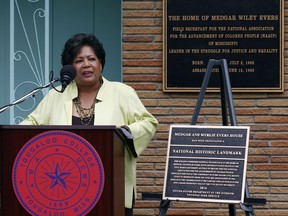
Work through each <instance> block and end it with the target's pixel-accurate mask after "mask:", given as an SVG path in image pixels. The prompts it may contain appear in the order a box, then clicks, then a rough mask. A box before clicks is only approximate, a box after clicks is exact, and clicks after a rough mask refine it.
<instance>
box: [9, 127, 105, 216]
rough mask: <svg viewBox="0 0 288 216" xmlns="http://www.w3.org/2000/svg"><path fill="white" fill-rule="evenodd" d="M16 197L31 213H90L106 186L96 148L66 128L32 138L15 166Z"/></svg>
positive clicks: (69, 215)
mask: <svg viewBox="0 0 288 216" xmlns="http://www.w3.org/2000/svg"><path fill="white" fill-rule="evenodd" d="M12 183H13V188H14V192H15V194H16V196H17V199H18V200H19V202H20V203H21V205H22V206H23V208H24V209H25V210H26V211H27V212H29V213H30V214H31V215H39V216H42V215H53V216H73V215H79V216H80V215H87V214H88V213H89V212H90V211H91V210H92V209H93V208H94V207H95V205H96V204H97V203H98V201H99V199H100V197H101V194H102V191H103V188H104V169H103V165H102V161H101V158H100V157H99V155H98V153H97V151H96V150H95V149H94V147H93V146H92V145H91V144H90V143H89V142H87V141H86V140H85V139H83V138H82V137H80V136H78V135H76V134H74V133H71V132H67V131H58V130H53V131H48V132H44V133H41V134H39V135H37V136H35V137H33V138H32V139H30V140H29V141H28V142H27V143H26V144H25V145H24V146H23V147H22V148H21V150H20V151H19V153H18V155H17V157H16V159H15V161H14V165H13V171H12Z"/></svg>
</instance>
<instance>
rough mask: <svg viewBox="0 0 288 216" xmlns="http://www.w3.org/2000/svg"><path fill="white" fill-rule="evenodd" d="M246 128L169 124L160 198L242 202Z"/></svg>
mask: <svg viewBox="0 0 288 216" xmlns="http://www.w3.org/2000/svg"><path fill="white" fill-rule="evenodd" d="M249 131H250V128H249V127H238V126H195V125H194V126H188V125H171V126H170V131H169V142H168V148H167V159H166V170H165V180H164V190H163V200H166V199H169V200H182V201H200V202H221V203H240V202H242V203H243V202H244V194H245V193H244V192H245V179H246V168H247V158H248V148H249Z"/></svg>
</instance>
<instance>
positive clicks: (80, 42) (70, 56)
mask: <svg viewBox="0 0 288 216" xmlns="http://www.w3.org/2000/svg"><path fill="white" fill-rule="evenodd" d="M85 45H88V46H90V47H92V49H93V50H94V52H95V55H96V56H97V58H98V59H99V61H100V62H101V64H102V68H103V69H104V65H105V56H106V54H105V50H104V48H103V44H102V43H101V42H100V41H99V40H98V38H97V37H95V36H94V35H92V34H84V33H79V34H76V35H74V36H72V37H71V38H70V39H68V40H67V41H66V43H65V46H64V49H63V51H62V55H61V56H62V58H61V63H62V65H63V66H64V65H68V64H72V63H73V60H74V58H75V57H76V55H77V54H78V53H79V52H80V49H81V48H82V47H83V46H85Z"/></svg>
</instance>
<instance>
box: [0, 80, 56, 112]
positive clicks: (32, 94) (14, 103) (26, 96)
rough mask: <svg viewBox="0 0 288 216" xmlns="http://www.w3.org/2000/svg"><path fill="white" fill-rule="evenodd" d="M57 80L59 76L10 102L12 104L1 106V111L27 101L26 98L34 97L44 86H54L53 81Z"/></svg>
mask: <svg viewBox="0 0 288 216" xmlns="http://www.w3.org/2000/svg"><path fill="white" fill-rule="evenodd" d="M57 81H59V78H55V79H54V80H52V81H50V82H49V83H47V84H45V85H44V86H42V87H38V88H36V89H34V90H33V91H31V92H30V93H29V94H27V95H25V96H23V97H21V98H20V99H18V100H16V101H14V102H12V103H10V104H8V105H6V106H3V107H1V108H0V113H2V112H4V111H5V110H7V109H9V108H10V107H12V106H14V105H17V104H20V103H22V102H23V101H25V100H26V99H27V98H29V97H34V96H35V94H36V93H37V92H38V91H40V90H42V89H44V88H47V87H49V86H50V85H52V86H53V83H54V82H57Z"/></svg>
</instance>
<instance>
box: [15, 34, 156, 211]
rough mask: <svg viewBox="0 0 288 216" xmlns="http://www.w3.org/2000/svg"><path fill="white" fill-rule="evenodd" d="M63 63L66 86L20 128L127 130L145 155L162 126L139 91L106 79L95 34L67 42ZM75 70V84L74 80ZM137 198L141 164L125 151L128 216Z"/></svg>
mask: <svg viewBox="0 0 288 216" xmlns="http://www.w3.org/2000/svg"><path fill="white" fill-rule="evenodd" d="M61 63H62V65H63V66H66V65H71V67H68V69H67V68H66V69H65V70H67V71H63V73H62V71H61V73H62V74H61V82H62V86H59V87H57V89H58V90H55V89H51V90H50V91H49V92H48V94H47V95H46V96H45V97H44V98H43V100H42V101H41V102H40V103H39V105H38V106H37V108H36V109H35V110H34V111H33V112H32V113H31V114H29V115H28V116H27V118H26V119H25V120H24V121H22V122H21V123H20V124H22V125H116V126H118V127H124V128H126V130H128V131H129V132H131V134H132V136H133V137H134V147H135V151H136V153H137V155H140V154H141V153H142V152H143V151H144V149H145V148H146V147H147V145H148V143H149V142H150V140H151V139H152V137H153V136H154V133H155V131H156V127H157V124H158V122H157V120H156V118H155V117H154V116H152V115H151V114H150V113H149V112H148V111H147V109H146V108H145V107H144V105H143V104H142V102H141V101H140V99H139V97H138V96H137V94H136V92H135V90H134V89H132V88H131V87H130V86H128V85H126V84H124V83H121V82H111V81H109V80H107V79H106V78H104V77H103V76H102V74H103V69H104V66H105V50H104V48H103V45H102V43H101V42H100V41H99V40H98V39H97V38H96V37H95V36H94V35H87V34H82V33H81V34H76V35H74V36H72V37H71V38H70V39H68V40H67V42H66V43H65V46H64V49H63V51H62V58H61ZM63 68H64V67H63ZM71 70H72V71H71ZM73 70H76V77H75V79H74V77H73V75H72V77H71V74H73V73H74V71H73ZM69 79H71V80H72V81H71V80H69ZM73 79H74V80H73ZM70 81H71V83H70ZM69 83H70V84H69ZM59 91H60V92H61V93H59ZM135 195H136V159H135V157H133V156H132V155H131V153H130V152H129V151H128V150H127V148H125V212H126V213H125V214H126V215H132V209H133V203H134V199H135Z"/></svg>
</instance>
